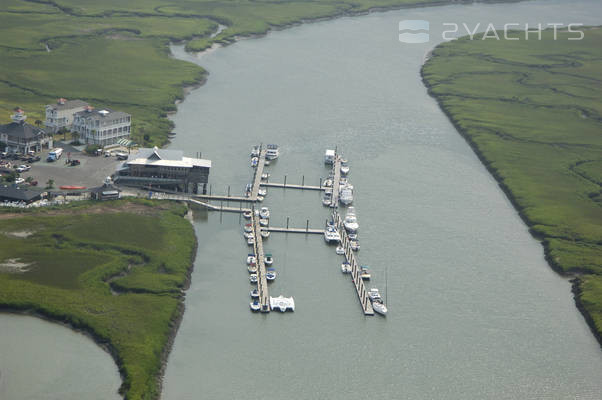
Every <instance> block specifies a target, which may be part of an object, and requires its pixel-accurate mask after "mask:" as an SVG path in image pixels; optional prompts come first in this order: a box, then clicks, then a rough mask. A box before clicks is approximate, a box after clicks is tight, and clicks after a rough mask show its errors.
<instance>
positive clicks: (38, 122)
mask: <svg viewBox="0 0 602 400" xmlns="http://www.w3.org/2000/svg"><path fill="white" fill-rule="evenodd" d="M34 124H36V126H37V127H38V128H39V127H40V125H42V121H40V120H39V119H36V121H35V122H34Z"/></svg>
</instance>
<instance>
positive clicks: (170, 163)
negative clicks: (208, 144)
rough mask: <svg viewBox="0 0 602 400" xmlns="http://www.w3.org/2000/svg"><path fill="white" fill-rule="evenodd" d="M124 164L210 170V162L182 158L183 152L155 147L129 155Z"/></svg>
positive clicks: (142, 149)
mask: <svg viewBox="0 0 602 400" xmlns="http://www.w3.org/2000/svg"><path fill="white" fill-rule="evenodd" d="M126 164H127V165H155V166H164V167H182V168H194V167H202V168H211V160H204V159H201V158H192V157H184V152H183V151H182V150H164V149H159V148H157V147H154V148H152V149H151V148H141V149H139V150H138V151H137V152H134V153H131V154H130V156H129V158H128V160H127V162H126Z"/></svg>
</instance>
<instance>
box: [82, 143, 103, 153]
mask: <svg viewBox="0 0 602 400" xmlns="http://www.w3.org/2000/svg"><path fill="white" fill-rule="evenodd" d="M100 148H101V147H100V146H99V145H97V144H89V145H87V146H86V148H85V149H84V151H85V152H86V153H87V154H90V155H96V151H97V150H99V149H100Z"/></svg>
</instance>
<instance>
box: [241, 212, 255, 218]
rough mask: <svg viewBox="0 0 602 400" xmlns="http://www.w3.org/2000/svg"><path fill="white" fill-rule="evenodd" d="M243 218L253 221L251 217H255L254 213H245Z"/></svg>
mask: <svg viewBox="0 0 602 400" xmlns="http://www.w3.org/2000/svg"><path fill="white" fill-rule="evenodd" d="M242 216H243V217H245V218H246V219H251V217H252V216H253V213H252V212H251V211H245V212H243V213H242Z"/></svg>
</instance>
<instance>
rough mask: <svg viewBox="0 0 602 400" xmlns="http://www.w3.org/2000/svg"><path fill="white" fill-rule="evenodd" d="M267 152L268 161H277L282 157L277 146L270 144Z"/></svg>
mask: <svg viewBox="0 0 602 400" xmlns="http://www.w3.org/2000/svg"><path fill="white" fill-rule="evenodd" d="M266 148H267V150H266V152H265V158H266V160H275V159H277V158H278V156H280V149H279V148H278V145H277V144H268V145H267V146H266Z"/></svg>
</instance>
